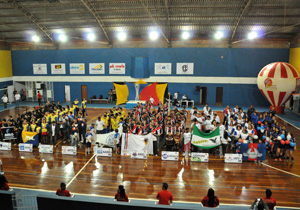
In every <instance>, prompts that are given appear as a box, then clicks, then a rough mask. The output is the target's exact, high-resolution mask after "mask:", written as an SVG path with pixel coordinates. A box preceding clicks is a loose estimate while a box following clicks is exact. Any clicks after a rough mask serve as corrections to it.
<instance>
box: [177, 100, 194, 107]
mask: <svg viewBox="0 0 300 210" xmlns="http://www.w3.org/2000/svg"><path fill="white" fill-rule="evenodd" d="M182 102H184V103H186V108H188V107H189V103H192V106H194V100H180V101H179V103H180V107H182Z"/></svg>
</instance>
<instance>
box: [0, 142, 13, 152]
mask: <svg viewBox="0 0 300 210" xmlns="http://www.w3.org/2000/svg"><path fill="white" fill-rule="evenodd" d="M0 150H8V151H10V150H11V143H10V142H0Z"/></svg>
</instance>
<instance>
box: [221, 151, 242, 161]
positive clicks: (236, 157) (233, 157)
mask: <svg viewBox="0 0 300 210" xmlns="http://www.w3.org/2000/svg"><path fill="white" fill-rule="evenodd" d="M242 159H243V155H242V154H229V153H227V154H225V163H242V162H243V160H242Z"/></svg>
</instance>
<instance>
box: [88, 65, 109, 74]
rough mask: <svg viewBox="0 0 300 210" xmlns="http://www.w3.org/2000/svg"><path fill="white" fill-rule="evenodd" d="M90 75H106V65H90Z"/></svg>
mask: <svg viewBox="0 0 300 210" xmlns="http://www.w3.org/2000/svg"><path fill="white" fill-rule="evenodd" d="M89 73H90V74H105V63H90V64H89Z"/></svg>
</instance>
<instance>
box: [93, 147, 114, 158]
mask: <svg viewBox="0 0 300 210" xmlns="http://www.w3.org/2000/svg"><path fill="white" fill-rule="evenodd" d="M96 155H97V156H101V157H112V148H97V149H96Z"/></svg>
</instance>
